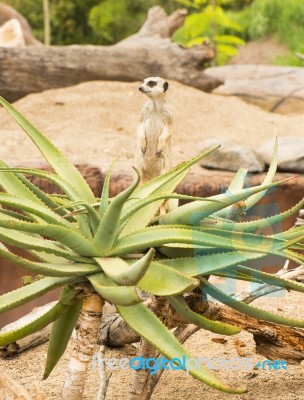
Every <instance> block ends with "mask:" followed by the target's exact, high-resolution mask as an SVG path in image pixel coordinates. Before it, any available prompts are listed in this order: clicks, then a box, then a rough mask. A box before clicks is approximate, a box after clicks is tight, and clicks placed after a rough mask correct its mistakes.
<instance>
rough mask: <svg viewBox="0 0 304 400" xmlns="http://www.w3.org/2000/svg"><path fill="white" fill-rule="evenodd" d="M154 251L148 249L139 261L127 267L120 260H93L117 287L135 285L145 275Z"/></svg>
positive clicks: (124, 262)
mask: <svg viewBox="0 0 304 400" xmlns="http://www.w3.org/2000/svg"><path fill="white" fill-rule="evenodd" d="M154 254H155V250H154V249H150V250H149V251H148V253H147V254H145V255H144V256H143V257H142V258H140V259H139V260H137V261H135V262H133V263H132V264H131V265H128V264H127V263H126V261H124V260H123V259H121V258H95V261H96V262H97V263H98V264H99V265H100V266H101V268H102V269H103V271H104V273H105V274H106V275H107V276H108V277H109V278H110V279H112V280H113V281H114V282H116V283H118V284H119V285H125V286H130V285H136V284H137V282H138V281H140V279H141V278H142V277H143V276H144V275H145V273H146V271H147V269H148V268H149V266H150V264H151V261H152V259H153V256H154Z"/></svg>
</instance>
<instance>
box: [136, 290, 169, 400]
mask: <svg viewBox="0 0 304 400" xmlns="http://www.w3.org/2000/svg"><path fill="white" fill-rule="evenodd" d="M149 308H150V310H151V311H152V312H153V313H154V314H155V315H156V316H157V317H158V318H159V319H160V320H161V321H162V322H164V320H165V319H166V315H167V311H168V309H169V303H168V301H167V299H166V298H165V297H154V298H153V299H152V301H151V304H150V306H149ZM137 353H138V356H141V357H143V358H144V359H148V358H157V355H158V351H157V350H156V349H155V347H154V346H152V345H151V344H150V343H149V342H147V341H146V340H144V339H142V338H141V339H140V345H139V348H138V352H137ZM154 385H155V382H154V381H153V380H152V379H151V375H150V370H149V369H143V370H142V369H139V370H134V371H133V373H132V383H131V386H130V391H129V397H128V400H147V399H148V398H149V397H150V396H149V393H152V392H153V389H154Z"/></svg>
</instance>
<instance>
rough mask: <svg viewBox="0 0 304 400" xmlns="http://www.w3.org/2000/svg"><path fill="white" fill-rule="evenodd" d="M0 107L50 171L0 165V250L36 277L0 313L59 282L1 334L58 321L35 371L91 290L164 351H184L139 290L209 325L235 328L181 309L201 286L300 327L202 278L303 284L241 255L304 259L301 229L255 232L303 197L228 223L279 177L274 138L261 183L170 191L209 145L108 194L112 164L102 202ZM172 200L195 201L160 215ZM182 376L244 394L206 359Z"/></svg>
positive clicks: (7, 339)
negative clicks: (197, 193) (44, 302)
mask: <svg viewBox="0 0 304 400" xmlns="http://www.w3.org/2000/svg"><path fill="white" fill-rule="evenodd" d="M0 104H1V105H2V106H3V107H4V108H5V109H6V110H7V111H8V112H9V113H10V114H11V116H12V117H13V118H14V119H15V120H16V122H17V123H18V124H19V125H20V126H21V128H22V129H23V130H24V131H25V133H26V134H27V135H28V137H29V138H30V139H31V140H32V141H33V142H34V144H35V145H36V146H37V147H38V149H39V150H40V152H41V154H42V155H43V156H44V158H45V159H46V161H47V162H48V163H49V165H50V166H51V167H52V169H53V170H54V172H46V171H42V170H38V169H27V168H11V167H9V166H8V165H7V164H5V162H1V163H0V167H1V168H0V186H1V187H2V188H3V191H4V192H3V193H0V205H1V209H0V240H1V242H2V243H1V244H0V255H1V256H2V257H4V258H6V259H8V260H10V261H12V262H13V263H15V264H16V265H18V266H20V267H21V268H24V269H25V270H27V271H31V272H33V273H35V274H40V275H42V276H43V277H39V278H40V279H38V280H34V281H33V283H31V284H29V285H27V286H24V287H21V288H19V289H16V290H14V291H12V292H10V293H6V294H4V295H2V296H0V312H4V311H8V310H11V309H13V308H15V307H18V306H20V305H22V304H25V303H27V302H29V301H30V300H32V299H34V298H38V297H40V296H41V295H42V294H44V293H46V292H48V291H50V290H52V289H54V288H58V287H61V288H62V292H61V295H60V298H59V299H58V302H57V303H56V305H55V306H54V307H53V308H51V309H50V310H49V311H48V312H47V313H45V314H44V315H42V316H40V317H39V318H38V319H37V320H35V321H33V322H31V323H29V324H28V325H26V326H23V327H22V328H20V329H17V330H15V331H13V332H4V333H0V346H3V345H6V344H8V343H12V342H14V341H16V340H18V339H20V338H22V337H25V336H27V335H29V334H31V333H32V332H35V331H37V330H39V329H41V328H42V327H44V326H46V325H48V324H49V323H51V322H53V321H55V322H54V325H53V328H52V334H51V337H50V342H49V351H48V356H47V360H46V366H45V372H44V378H47V377H48V376H49V374H50V373H51V372H52V370H53V368H54V367H55V365H56V363H57V362H58V360H59V359H60V357H61V355H62V354H63V352H64V351H65V348H66V346H67V344H68V342H69V339H70V336H71V333H72V331H73V328H74V326H75V324H76V322H77V320H78V318H79V315H80V314H81V310H83V309H84V307H83V304H82V302H83V298H85V299H86V296H87V294H88V292H89V293H93V294H94V296H97V297H98V298H99V299H100V301H101V303H100V308H99V310H102V303H103V301H108V302H110V303H112V304H114V305H115V306H116V308H117V310H118V311H119V313H120V314H121V316H122V318H124V320H125V321H126V322H127V323H128V324H129V325H130V327H131V328H132V329H133V330H134V331H136V332H137V333H138V334H139V335H140V336H141V337H142V338H144V339H145V340H147V341H148V342H149V343H151V344H152V345H153V346H155V348H157V349H158V350H159V351H160V352H161V353H162V354H163V355H165V356H166V357H167V358H168V359H172V358H181V357H183V356H185V357H190V356H191V355H190V354H189V353H188V352H187V351H186V350H185V349H184V348H183V346H182V345H181V344H180V343H179V342H178V341H177V339H176V338H175V336H174V335H173V334H172V333H171V332H170V331H169V330H168V329H167V328H166V327H165V326H164V325H163V324H162V323H161V322H160V321H159V320H158V318H157V317H156V316H155V315H154V314H153V313H152V311H151V310H149V308H148V307H147V306H146V305H145V304H144V303H143V301H142V298H141V293H142V291H144V292H147V293H150V294H152V295H155V296H166V297H167V298H168V300H169V302H170V304H171V306H172V307H174V308H175V309H176V311H177V312H179V313H181V314H182V315H183V316H184V317H185V318H186V319H187V320H188V321H190V322H191V323H194V324H196V325H198V326H200V327H201V328H204V329H207V330H210V331H212V332H217V333H221V334H227V335H233V334H236V333H238V332H239V331H240V329H239V328H238V327H236V326H232V325H229V324H223V323H220V322H217V321H211V320H209V319H207V318H205V317H203V316H201V315H198V314H196V313H194V312H193V311H191V310H190V309H189V308H188V306H187V303H186V302H185V300H184V298H183V294H184V293H186V292H190V291H191V290H193V289H194V288H197V287H201V288H202V289H203V290H205V291H206V293H208V294H211V295H212V296H213V297H214V298H216V299H218V300H219V301H222V302H224V303H227V304H228V305H229V306H231V307H233V308H236V309H237V310H239V311H241V312H243V313H246V314H248V315H253V316H255V317H257V318H259V319H262V320H268V321H273V322H276V323H279V324H284V325H291V326H297V327H304V321H303V320H296V319H291V318H288V317H283V316H278V315H275V314H273V313H270V312H266V311H263V310H259V309H257V308H254V307H252V306H249V305H246V304H244V303H242V302H240V301H237V300H233V301H232V299H231V298H230V297H229V296H227V295H226V294H225V293H223V292H222V291H221V290H219V289H217V288H216V287H214V286H213V285H212V284H211V283H209V282H208V281H207V280H206V279H204V277H206V276H207V275H210V274H212V275H219V276H221V275H222V274H223V273H224V272H226V273H227V274H229V273H230V274H232V273H233V272H237V273H238V276H240V277H241V279H245V280H248V281H250V280H254V281H255V282H271V284H273V285H277V286H278V287H285V288H288V289H292V290H297V291H301V292H302V291H304V285H302V284H300V283H295V282H293V281H288V280H283V279H282V278H278V277H275V276H272V275H270V274H266V273H262V272H259V271H256V270H253V269H251V268H249V267H246V266H245V265H246V262H247V261H248V260H252V259H263V257H265V256H267V255H269V254H274V255H276V256H280V257H282V258H289V259H291V260H294V261H296V262H297V263H299V264H301V263H303V258H304V257H303V255H302V254H301V250H303V244H301V240H303V236H304V230H303V229H301V228H297V229H294V230H291V231H288V232H286V233H279V234H274V235H272V236H263V235H260V234H257V233H255V232H256V231H257V230H258V229H259V228H260V227H264V226H265V225H267V224H268V223H270V224H272V223H275V222H277V221H280V220H282V219H283V218H286V217H288V216H289V215H291V214H293V213H296V212H297V211H298V210H299V209H300V208H301V207H303V204H304V202H303V201H302V202H300V203H299V204H298V205H296V206H295V207H293V208H292V209H291V210H290V211H287V212H285V213H283V214H279V215H277V216H272V217H270V218H269V219H265V220H261V221H253V222H244V223H240V222H234V221H232V220H231V219H228V217H229V216H230V217H231V215H232V214H233V213H231V210H232V208H231V207H235V205H236V204H239V203H240V202H242V201H245V206H244V207H243V208H246V209H248V208H250V207H252V206H253V205H254V204H255V203H256V202H257V201H259V200H260V198H261V197H262V196H264V195H265V194H266V192H267V190H268V189H270V188H274V187H276V186H278V185H280V184H282V182H276V183H271V181H272V180H273V178H274V175H275V171H276V162H277V160H276V159H277V146H276V148H275V152H274V157H273V160H272V163H271V166H270V168H269V172H268V174H267V176H266V178H265V180H264V182H263V183H262V184H261V185H259V186H256V187H252V188H244V183H245V178H246V173H245V171H244V170H242V169H241V170H240V171H239V172H238V173H237V174H236V177H235V178H234V179H233V181H232V183H231V185H230V187H229V188H228V190H227V191H226V192H225V193H222V194H219V195H216V196H211V197H208V198H197V197H196V198H193V197H191V196H181V195H176V194H174V193H173V192H174V190H175V188H176V186H177V185H178V183H179V182H181V181H182V179H183V178H184V177H185V176H186V175H187V173H188V171H189V169H190V167H191V166H192V165H194V164H195V163H196V162H198V161H199V160H200V159H201V158H203V157H205V156H207V155H208V154H210V153H211V152H213V151H215V150H216V149H217V147H218V146H216V147H213V148H211V149H210V150H208V151H206V152H205V153H203V154H199V155H198V156H197V157H194V158H193V159H192V160H190V161H188V162H184V163H182V164H180V165H178V166H177V167H175V168H173V169H172V170H170V171H169V172H167V173H165V174H164V175H162V176H160V177H157V178H155V179H153V180H151V181H149V182H147V183H145V184H143V185H139V177H138V174H137V172H136V171H135V178H134V182H133V183H132V185H131V186H129V187H128V188H127V189H126V190H124V191H123V192H122V193H120V194H118V195H117V196H116V197H115V198H113V199H111V198H109V185H110V174H111V169H110V171H109V172H108V174H107V176H106V179H105V182H104V187H103V191H102V195H101V198H96V197H95V196H94V195H93V193H92V191H91V189H90V187H89V186H88V184H87V183H86V181H85V180H84V178H83V177H82V176H81V174H80V173H79V171H78V170H77V169H76V168H75V167H74V165H73V164H72V163H71V162H70V161H69V160H67V159H66V158H65V156H64V155H63V154H61V152H60V151H59V150H58V149H57V148H56V147H55V146H54V145H53V144H52V143H51V142H50V141H49V140H48V139H47V138H46V137H45V136H44V135H43V134H42V133H41V132H40V131H38V130H37V129H36V128H35V127H34V126H33V125H32V124H31V123H30V122H29V121H28V120H27V119H26V118H25V117H24V116H22V115H21V114H20V113H19V112H18V111H17V110H16V109H15V108H14V107H13V106H12V105H10V104H9V103H8V102H6V101H5V100H4V99H3V98H0ZM29 175H31V176H40V177H43V178H45V179H47V180H49V181H51V182H53V183H55V184H56V185H57V186H59V187H60V188H61V189H62V190H63V192H64V196H55V195H49V194H46V193H44V192H43V191H42V190H41V189H39V188H38V187H36V186H35V185H34V184H33V183H31V182H30V181H29V180H28V178H27V177H26V176H29ZM170 198H175V199H176V198H177V199H179V198H182V199H187V200H193V201H192V202H191V203H188V204H185V205H183V206H180V207H178V208H175V209H172V210H170V211H169V212H168V213H167V214H165V215H161V216H159V215H158V210H159V207H160V205H161V204H162V203H163V202H164V200H166V199H170ZM168 203H169V204H170V201H169V202H168ZM6 244H8V245H13V246H15V247H17V248H22V249H25V250H26V251H27V252H28V253H29V254H31V255H32V256H34V257H35V261H29V260H28V259H27V258H23V257H20V256H17V255H16V254H14V253H13V252H11V251H10V250H9V249H8V248H7V247H6ZM92 351H93V350H92ZM189 372H190V374H191V375H192V376H193V377H195V378H197V379H199V380H200V381H202V382H204V383H206V384H207V385H209V386H211V387H213V388H216V389H218V390H221V391H224V392H227V393H243V392H244V389H243V388H232V387H230V386H228V385H226V384H225V383H223V382H221V381H220V380H219V379H218V378H217V377H216V376H215V375H212V374H210V373H209V372H208V370H207V369H206V368H204V367H203V366H201V367H200V368H199V369H195V370H190V371H189ZM74 383H75V382H74ZM82 390H83V388H80V390H79V396H80V397H73V398H81V393H82ZM63 398H64V397H63ZM65 398H70V399H71V398H72V397H68V396H66V397H65Z"/></svg>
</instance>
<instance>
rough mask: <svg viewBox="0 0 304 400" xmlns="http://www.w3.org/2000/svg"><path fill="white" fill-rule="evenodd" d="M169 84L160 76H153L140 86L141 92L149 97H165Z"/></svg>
mask: <svg viewBox="0 0 304 400" xmlns="http://www.w3.org/2000/svg"><path fill="white" fill-rule="evenodd" d="M168 87H169V83H168V82H167V81H165V80H164V79H163V78H160V77H159V76H152V77H150V78H146V79H145V80H144V82H143V84H142V85H140V86H139V88H138V89H139V90H140V91H141V92H142V93H144V94H146V95H147V96H148V97H158V96H162V95H164V93H165V92H166V91H167V90H168Z"/></svg>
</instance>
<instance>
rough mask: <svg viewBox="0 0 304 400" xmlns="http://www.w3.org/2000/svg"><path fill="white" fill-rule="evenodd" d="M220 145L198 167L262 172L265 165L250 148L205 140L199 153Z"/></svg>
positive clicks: (229, 142)
mask: <svg viewBox="0 0 304 400" xmlns="http://www.w3.org/2000/svg"><path fill="white" fill-rule="evenodd" d="M218 144H220V145H221V147H220V148H219V149H218V150H217V151H215V152H214V153H212V154H210V155H208V156H207V157H206V158H203V159H202V161H201V162H200V165H201V166H202V167H204V168H210V169H221V170H226V171H237V170H238V169H239V168H240V167H243V168H246V169H248V172H262V171H264V167H265V164H264V162H263V160H262V158H261V157H260V156H259V155H258V154H257V153H256V152H255V151H254V150H252V149H251V148H250V147H245V146H240V145H237V144H235V143H233V142H231V141H229V140H223V139H216V138H212V139H207V140H205V141H204V142H202V143H201V145H200V151H202V152H203V151H205V150H208V149H210V147H212V146H216V145H218Z"/></svg>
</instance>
